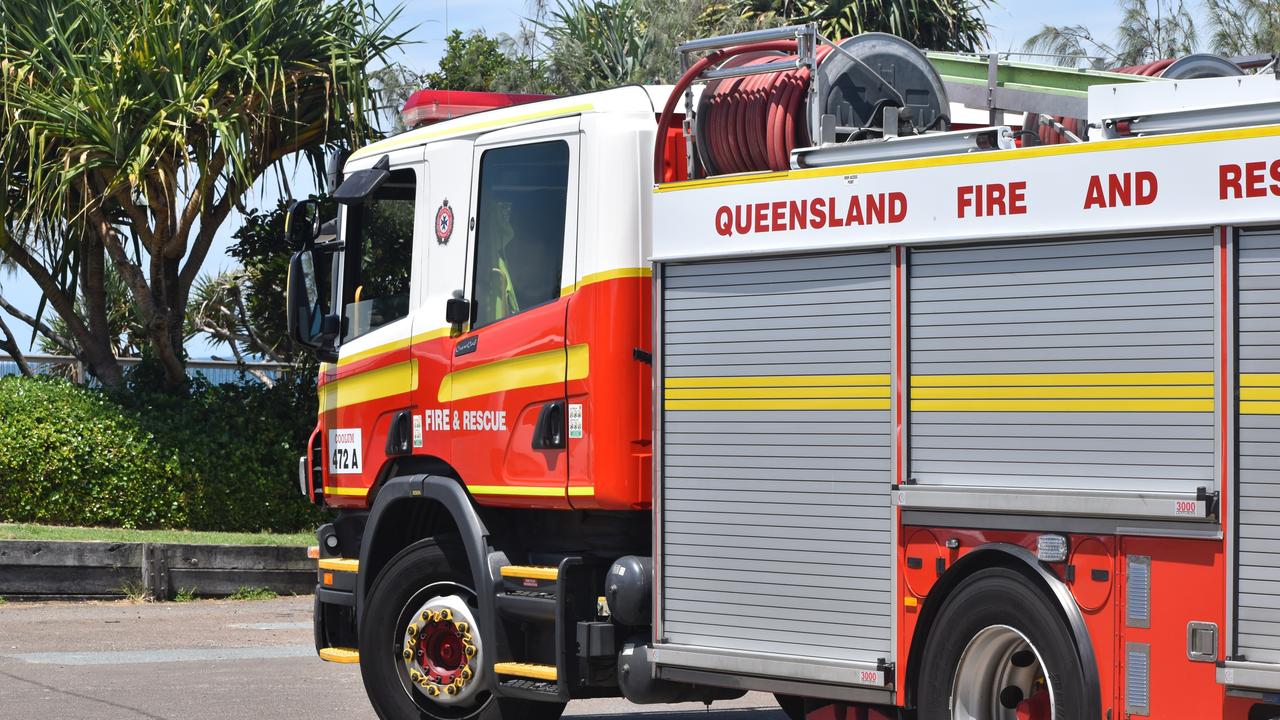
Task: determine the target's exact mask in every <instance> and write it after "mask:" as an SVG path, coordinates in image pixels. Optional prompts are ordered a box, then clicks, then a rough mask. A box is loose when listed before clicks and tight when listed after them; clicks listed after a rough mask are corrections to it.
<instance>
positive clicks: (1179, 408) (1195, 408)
mask: <svg viewBox="0 0 1280 720" xmlns="http://www.w3.org/2000/svg"><path fill="white" fill-rule="evenodd" d="M911 411H912V412H930V411H934V412H943V411H947V412H1212V411H1213V400H1181V399H1174V400H1163V399H1160V400H1039V399H1031V400H912V401H911Z"/></svg>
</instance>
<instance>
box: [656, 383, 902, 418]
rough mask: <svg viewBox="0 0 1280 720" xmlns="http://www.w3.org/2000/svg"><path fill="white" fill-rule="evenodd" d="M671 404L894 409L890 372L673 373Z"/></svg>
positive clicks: (667, 403) (666, 399) (667, 404)
mask: <svg viewBox="0 0 1280 720" xmlns="http://www.w3.org/2000/svg"><path fill="white" fill-rule="evenodd" d="M664 385H665V386H666V391H665V393H664V394H663V408H664V409H666V410H888V409H889V376H888V375H757V376H748V377H696V378H667V380H666V381H665V383H664Z"/></svg>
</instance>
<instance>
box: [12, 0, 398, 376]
mask: <svg viewBox="0 0 1280 720" xmlns="http://www.w3.org/2000/svg"><path fill="white" fill-rule="evenodd" d="M395 15H396V13H395V12H392V13H390V14H389V15H385V16H383V15H380V14H379V13H378V12H377V10H376V8H375V7H374V4H373V0H334V1H332V2H314V0H272V1H270V2H268V1H266V0H202V1H201V2H174V1H173V0H23V1H22V2H4V3H0V173H2V175H3V177H5V179H6V181H7V182H6V187H5V190H6V191H7V192H5V193H0V219H2V220H3V223H2V225H0V254H3V255H4V256H5V257H6V258H7V259H8V260H10V261H12V262H13V263H14V264H15V265H17V266H18V267H19V268H21V269H22V270H23V271H24V272H25V273H26V274H27V275H29V276H30V277H31V278H32V280H34V281H35V283H36V284H37V285H38V286H39V287H40V289H41V291H42V292H43V295H44V299H45V301H47V302H48V303H49V304H50V305H51V306H52V307H53V309H54V310H55V311H56V312H57V313H58V314H59V315H60V316H61V317H62V319H63V320H64V321H66V323H67V327H68V329H69V330H70V331H71V333H72V334H74V335H75V340H76V344H78V345H79V346H80V347H81V348H83V350H84V353H85V360H86V361H87V362H88V363H89V365H90V366H91V367H92V368H93V371H94V373H95V374H96V375H97V376H98V377H99V378H100V379H101V380H102V381H103V382H105V383H107V384H111V385H119V384H120V381H121V376H120V372H119V365H118V364H117V363H116V362H115V360H114V357H115V356H114V355H113V354H112V353H111V351H110V350H111V343H112V340H113V339H112V334H111V332H110V330H109V328H108V323H107V322H106V319H105V317H104V310H103V305H104V301H103V298H102V294H103V287H102V285H103V282H104V280H103V265H104V263H106V262H109V263H110V264H111V265H113V266H114V267H115V268H116V270H117V271H119V273H120V275H121V277H122V278H123V280H124V283H125V285H126V287H127V288H128V292H129V295H130V297H131V300H132V302H133V304H134V306H135V308H136V310H137V314H138V318H139V324H140V326H141V327H142V328H144V329H145V331H146V334H147V337H146V340H147V343H148V344H149V345H150V346H151V352H152V353H153V354H154V356H155V357H156V358H157V360H158V361H159V362H160V363H161V364H162V366H163V367H164V380H165V383H166V384H167V385H170V386H175V387H179V386H182V385H184V384H185V382H186V375H185V373H184V368H183V354H182V341H183V336H184V329H183V318H184V313H185V310H186V300H187V295H188V292H189V289H190V287H191V283H192V282H193V281H194V280H195V278H196V277H197V275H198V272H199V269H200V266H201V264H202V263H203V261H204V259H205V256H206V254H207V252H208V250H209V248H210V245H211V243H212V241H213V237H214V234H215V233H216V232H217V230H218V228H219V226H220V225H221V224H222V223H223V222H224V221H225V220H226V218H227V216H228V215H229V213H230V212H231V210H232V209H233V208H234V207H235V206H236V205H238V204H239V203H240V199H241V197H242V196H243V195H244V194H246V193H247V192H248V191H249V190H250V188H251V187H252V186H253V184H254V183H255V182H256V181H257V180H258V179H259V178H261V177H262V176H263V175H264V173H266V172H267V170H269V169H270V168H272V167H277V168H281V169H283V163H284V161H285V160H286V158H290V157H294V158H295V159H298V160H301V161H302V162H303V163H304V164H305V166H307V167H310V168H312V169H313V170H314V172H315V173H316V175H317V176H320V175H322V174H323V170H324V157H325V153H326V152H327V151H333V150H335V149H338V148H341V147H349V146H353V145H359V144H363V143H365V142H367V141H368V140H369V139H371V138H373V137H376V136H377V135H378V133H377V132H376V130H375V128H373V127H372V125H371V122H370V121H371V119H372V118H373V117H374V116H375V115H376V112H375V110H376V107H375V104H376V94H375V90H374V88H373V87H372V85H371V83H370V80H369V76H368V72H367V67H368V65H369V64H370V63H371V62H375V61H378V60H382V59H384V58H385V55H386V53H387V52H388V51H389V50H392V49H394V48H396V47H397V46H399V45H400V44H401V39H402V38H401V37H400V36H393V35H391V34H389V31H388V26H389V25H390V23H392V22H393V21H394V19H395ZM77 292H83V293H84V294H85V295H86V296H87V297H88V298H89V302H88V303H87V305H88V307H85V308H82V309H77V308H76V307H75V298H76V297H77ZM41 307H42V309H43V305H42V306H41Z"/></svg>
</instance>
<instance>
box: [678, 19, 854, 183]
mask: <svg viewBox="0 0 1280 720" xmlns="http://www.w3.org/2000/svg"><path fill="white" fill-rule="evenodd" d="M830 51H831V48H830V47H828V46H825V45H824V46H822V47H820V48H818V61H819V62H821V61H822V59H823V58H825V57H826V56H827V54H828V53H829V52H830ZM795 52H796V41H795V40H774V41H771V42H762V43H753V44H750V45H739V46H737V47H731V48H725V49H723V50H719V51H717V52H714V53H711V54H710V55H707V56H706V57H704V58H702V59H701V60H698V61H697V62H696V63H694V64H693V66H692V67H690V68H689V70H688V71H687V72H685V74H684V75H683V76H681V77H680V80H679V81H678V82H676V85H675V87H674V88H673V89H672V91H671V96H670V97H668V98H667V104H666V106H665V107H663V108H662V115H660V116H659V118H658V135H657V142H656V143H655V144H654V152H653V173H654V177H655V178H661V177H663V158H664V157H665V153H666V144H667V140H668V135H669V132H668V131H669V130H670V128H671V122H672V120H673V117H674V114H675V108H676V103H677V102H679V101H680V98H681V97H682V96H683V95H684V93H685V91H686V90H687V89H688V88H689V86H690V85H692V84H693V82H694V81H695V80H696V79H697V78H698V76H699V75H700V74H702V72H703V71H705V70H706V69H707V68H709V67H715V66H722V64H723V66H729V67H732V66H733V59H734V58H737V57H739V56H742V55H745V54H747V53H753V54H757V57H753V58H750V59H746V60H744V61H743V62H741V63H739V65H758V64H762V63H767V62H778V61H785V60H787V59H794V57H795ZM785 54H790V58H788V57H787V56H786V55H785ZM808 89H809V68H807V67H805V68H800V69H797V70H780V71H778V72H772V73H765V74H760V75H748V76H746V77H738V78H731V79H728V80H725V81H723V82H720V83H719V84H717V85H716V86H714V87H713V88H708V90H705V91H704V97H703V102H702V112H703V113H705V115H704V117H703V118H702V119H701V126H702V128H703V130H704V133H703V134H704V135H705V137H699V138H698V142H700V143H702V145H703V150H704V151H705V153H706V156H707V157H708V158H709V160H710V163H709V164H710V165H711V166H712V167H713V168H714V170H715V172H716V173H717V174H728V173H740V172H751V171H755V170H786V169H788V168H789V167H790V166H791V151H792V150H794V149H795V148H796V147H797V146H799V145H800V144H802V143H805V142H806V141H807V138H808V125H807V123H806V122H805V116H804V113H805V104H804V99H805V96H806V94H807V92H808Z"/></svg>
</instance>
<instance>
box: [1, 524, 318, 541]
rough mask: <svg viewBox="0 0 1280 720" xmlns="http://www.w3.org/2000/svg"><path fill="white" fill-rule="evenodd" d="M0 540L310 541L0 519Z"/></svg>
mask: <svg viewBox="0 0 1280 720" xmlns="http://www.w3.org/2000/svg"><path fill="white" fill-rule="evenodd" d="M0 540H102V541H107V542H151V543H176V544H177V543H180V544H190V545H303V546H305V545H312V544H314V543H315V535H314V534H312V533H292V534H274V533H232V532H196V531H191V530H128V529H125V528H91V527H62V526H58V525H27V524H5V523H0Z"/></svg>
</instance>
